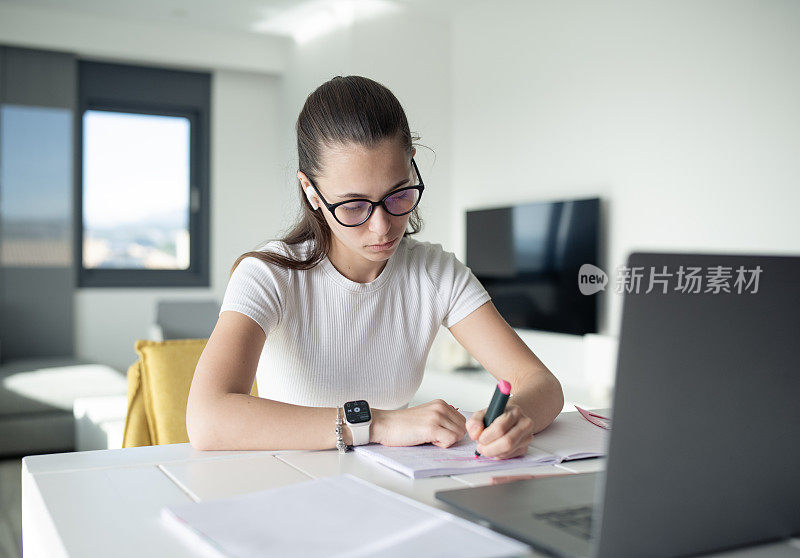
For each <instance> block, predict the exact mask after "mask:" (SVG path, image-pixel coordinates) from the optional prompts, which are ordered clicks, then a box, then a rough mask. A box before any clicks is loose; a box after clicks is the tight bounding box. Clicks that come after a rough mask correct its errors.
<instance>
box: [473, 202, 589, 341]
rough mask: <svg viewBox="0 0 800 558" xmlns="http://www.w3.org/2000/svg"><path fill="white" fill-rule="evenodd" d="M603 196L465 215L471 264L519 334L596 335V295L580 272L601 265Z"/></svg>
mask: <svg viewBox="0 0 800 558" xmlns="http://www.w3.org/2000/svg"><path fill="white" fill-rule="evenodd" d="M599 220H600V199H599V198H591V199H584V200H571V201H556V202H544V203H528V204H522V205H515V206H512V207H500V208H494V209H481V210H474V211H467V262H466V263H467V265H468V266H469V267H470V268H471V269H472V272H473V273H474V274H475V276H476V277H477V278H478V279H479V280H480V282H481V283H482V284H483V286H484V287H485V288H486V290H487V291H488V292H489V294H490V295H491V297H492V299H493V302H494V305H495V306H496V307H497V310H498V312H500V314H501V315H502V316H503V318H505V320H506V321H507V322H508V323H509V325H511V327H516V328H520V329H537V330H544V331H553V332H559V333H572V334H578V335H582V334H584V333H596V332H597V298H596V296H597V295H583V294H581V292H580V290H579V288H578V270H579V269H580V267H581V266H582V265H583V264H586V263H588V264H592V265H597V252H598V229H599Z"/></svg>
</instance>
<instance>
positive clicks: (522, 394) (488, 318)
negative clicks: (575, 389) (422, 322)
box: [450, 301, 564, 457]
mask: <svg viewBox="0 0 800 558" xmlns="http://www.w3.org/2000/svg"><path fill="white" fill-rule="evenodd" d="M450 332H451V333H452V334H453V337H455V338H456V340H457V341H458V342H459V343H460V344H461V345H462V346H463V347H464V348H465V349H467V351H469V353H470V354H471V355H472V356H473V357H474V358H475V359H476V360H477V361H478V362H480V363H481V365H482V366H483V367H484V368H486V370H488V371H489V372H490V373H491V374H492V375H493V376H494V377H496V378H498V379H502V380H506V381H507V382H509V383H510V384H511V390H512V397H511V398H510V399H509V400H508V405H507V406H506V412H505V413H504V414H503V415H501V416H500V417H499V418H498V419H497V420H495V421H494V422H493V423H492V424H491V426H490V427H489V428H488V429H486V430H485V431H484V428H483V414H484V413H483V411H479V412H477V413H475V415H474V416H473V417H472V420H470V421H469V422H468V423H467V429H468V432H469V434H470V437H472V439H473V440H478V451H480V452H481V454H482V455H487V456H490V457H515V456H516V455H522V454H523V453H524V452H525V451H526V450H527V446H528V444H529V443H530V439H531V435H533V434H534V433H536V432H539V431H541V430H544V429H545V428H546V427H547V426H548V425H549V424H550V423H551V422H553V420H554V419H555V418H556V416H558V413H560V412H561V409H562V408H563V406H564V393H563V392H562V390H561V384H560V383H559V381H558V380H557V379H556V377H555V376H553V374H552V373H551V372H550V370H548V369H547V367H546V366H545V365H544V364H543V363H542V361H541V360H539V358H538V357H537V356H536V355H535V354H533V352H532V351H531V350H530V348H528V346H527V345H526V344H525V343H524V342H523V341H522V339H520V338H519V336H518V335H517V334H516V332H515V331H514V330H513V329H511V327H510V326H509V325H508V324H507V323H506V321H505V320H504V319H503V317H502V316H501V315H500V314H499V313H498V312H497V309H496V308H495V307H494V304H492V302H491V301H489V302H486V303H485V304H484V305H482V306H481V307H480V308H478V309H477V310H475V311H474V312H472V313H471V314H470V315H468V316H467V317H466V318H464V319H463V320H461V321H460V322H458V323H457V324H455V325H453V326H452V327H451V328H450ZM490 397H491V393H487V394H486V400H487V403H488V400H489V398H490ZM484 432H485V434H484Z"/></svg>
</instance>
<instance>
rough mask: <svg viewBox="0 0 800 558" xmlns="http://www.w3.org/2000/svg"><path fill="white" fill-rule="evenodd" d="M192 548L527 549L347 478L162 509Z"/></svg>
mask: <svg viewBox="0 0 800 558" xmlns="http://www.w3.org/2000/svg"><path fill="white" fill-rule="evenodd" d="M161 515H162V518H163V520H164V521H165V523H167V524H168V525H170V526H172V527H173V528H174V529H175V530H176V532H177V533H178V534H180V535H182V536H183V537H184V539H185V540H187V542H192V541H193V542H194V543H195V547H196V548H197V550H198V551H199V550H205V551H207V553H209V554H212V555H213V554H216V555H222V556H237V557H242V558H249V557H256V556H303V557H315V556H325V557H329V556H342V557H344V556H347V557H348V558H354V557H359V556H381V557H382V558H383V557H394V556H397V557H406V556H465V557H470V556H516V555H519V554H523V553H526V552H528V551H529V550H530V549H529V547H528V546H526V545H524V544H522V543H520V542H518V541H516V540H514V539H511V538H508V537H505V536H503V535H500V534H498V533H495V532H494V531H492V530H490V529H487V528H485V527H481V526H480V525H477V524H475V523H472V522H470V521H467V520H465V519H461V518H459V517H456V516H454V515H452V514H449V513H447V512H445V511H443V510H439V509H436V508H433V507H430V506H427V505H425V504H422V503H419V502H417V501H415V500H411V499H409V498H406V497H405V496H401V495H399V494H395V493H394V492H391V491H390V490H386V489H384V488H381V487H378V486H375V485H373V484H371V483H369V482H367V481H364V480H361V479H358V478H356V477H353V476H351V475H338V476H334V477H325V478H321V479H315V480H310V481H307V482H301V483H296V484H291V485H287V486H282V487H280V488H273V489H271V490H263V491H259V492H254V493H252V494H246V495H243V496H236V497H233V498H225V499H221V500H211V501H208V502H201V503H198V504H189V505H184V506H177V507H172V508H164V509H163V510H162V514H161Z"/></svg>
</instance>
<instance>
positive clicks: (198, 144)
mask: <svg viewBox="0 0 800 558" xmlns="http://www.w3.org/2000/svg"><path fill="white" fill-rule="evenodd" d="M78 64H79V69H78V77H79V79H78V107H77V108H78V110H77V115H76V126H75V134H76V137H75V146H76V148H75V167H74V168H75V173H76V176H75V198H74V201H75V203H74V206H75V219H74V231H75V235H74V254H75V269H76V274H77V278H76V282H77V287H78V288H87V287H209V286H210V242H209V239H210V236H211V234H210V232H211V231H210V217H209V213H210V211H209V206H210V199H211V198H210V194H211V192H210V174H209V159H210V156H209V155H210V120H211V118H210V116H211V115H210V113H211V75H210V74H209V73H202V72H188V71H183V70H170V69H164V68H153V67H144V66H133V65H127V64H114V63H105V62H90V61H80V62H79V63H78ZM87 110H93V111H109V112H124V113H134V114H148V115H157V116H178V117H184V118H188V119H189V125H190V146H189V200H188V202H189V204H188V205H189V268H188V269H185V270H172V269H113V268H111V269H105V268H103V269H92V268H85V267H84V265H83V235H84V227H83V119H84V114H85V112H86V111H87Z"/></svg>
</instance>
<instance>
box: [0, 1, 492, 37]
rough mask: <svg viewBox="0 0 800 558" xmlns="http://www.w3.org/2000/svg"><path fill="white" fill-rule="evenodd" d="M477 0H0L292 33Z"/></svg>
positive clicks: (456, 7) (439, 10)
mask: <svg viewBox="0 0 800 558" xmlns="http://www.w3.org/2000/svg"><path fill="white" fill-rule="evenodd" d="M479 1H481V0H135V1H129V0H0V4H17V5H22V6H29V7H39V8H50V9H53V10H60V11H64V10H68V11H71V12H81V13H87V14H94V15H102V16H111V17H119V18H125V19H131V20H138V21H143V20H145V21H161V22H165V21H168V22H172V23H177V24H184V25H190V26H193V27H203V28H210V29H218V30H226V31H234V32H248V33H252V32H256V33H263V34H276V35H291V34H292V31H291V30H290V29H288V28H287V27H289V26H290V25H291V23H290V22H292V21H293V19H292V18H293V17H294V18H296V17H301V18H306V17H308V14H309V13H313V12H317V11H325V10H327V11H333V12H340V11H341V9H343V8H344V9H349V10H350V11H351V12H352V11H353V10H356V11H359V12H361V11H374V10H380V9H383V10H386V9H392V10H395V11H396V10H410V11H413V12H418V13H420V14H421V15H425V16H428V17H432V18H437V19H443V20H446V19H449V18H451V17H453V16H454V15H455V14H456V13H458V12H460V11H462V10H464V9H466V8H467V7H469V6H471V5H474V4H476V3H478V2H479Z"/></svg>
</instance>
